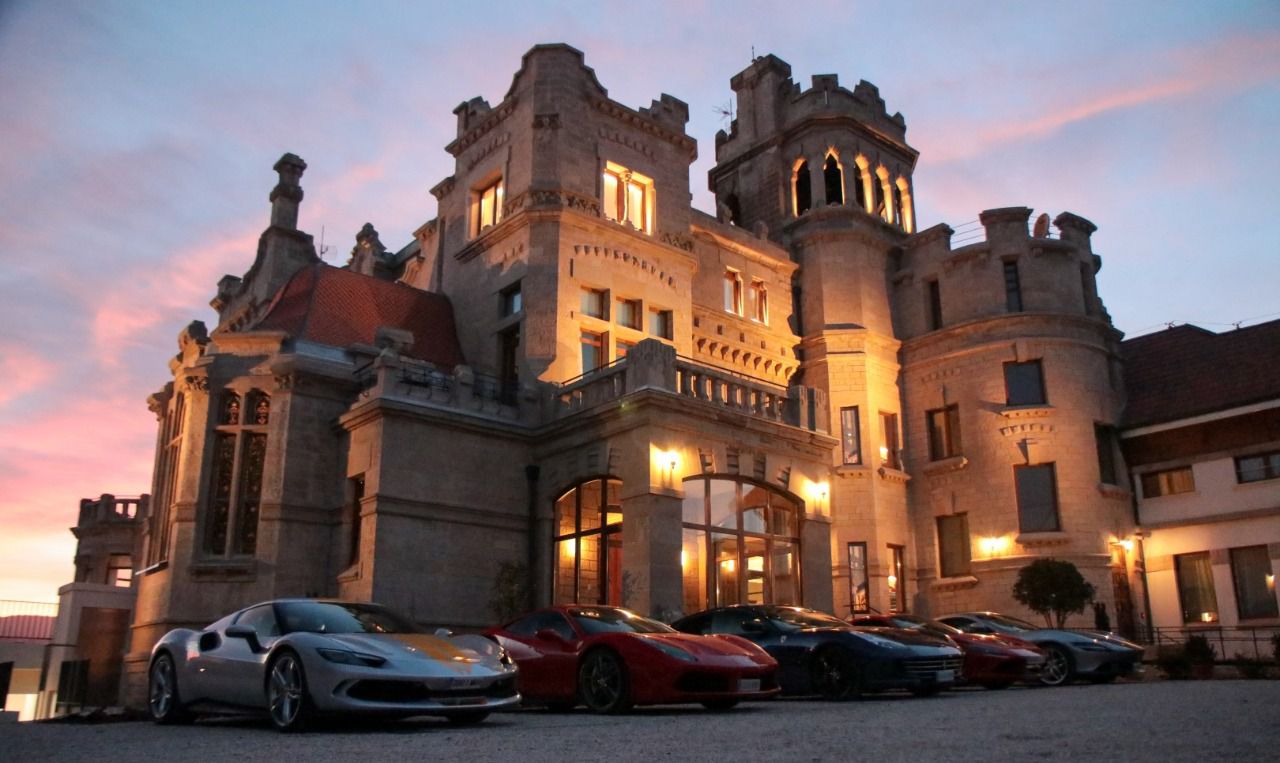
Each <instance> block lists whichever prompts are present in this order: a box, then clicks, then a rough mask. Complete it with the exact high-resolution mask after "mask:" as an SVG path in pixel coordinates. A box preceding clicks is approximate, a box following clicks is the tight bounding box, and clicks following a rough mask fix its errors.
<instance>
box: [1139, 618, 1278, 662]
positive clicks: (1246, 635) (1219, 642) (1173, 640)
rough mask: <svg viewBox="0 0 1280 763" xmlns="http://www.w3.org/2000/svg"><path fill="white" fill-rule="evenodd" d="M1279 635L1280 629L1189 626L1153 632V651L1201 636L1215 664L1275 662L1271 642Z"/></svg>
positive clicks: (1266, 626) (1276, 626)
mask: <svg viewBox="0 0 1280 763" xmlns="http://www.w3.org/2000/svg"><path fill="white" fill-rule="evenodd" d="M1277 635H1280V625H1258V626H1243V625H1241V626H1211V627H1204V626H1190V627H1182V628H1178V627H1171V628H1156V629H1155V642H1156V647H1180V646H1182V645H1183V644H1185V643H1186V641H1187V637H1189V636H1204V637H1205V638H1206V639H1208V640H1209V643H1210V644H1212V645H1213V648H1214V651H1215V652H1216V653H1217V655H1218V656H1217V661H1218V662H1230V661H1233V660H1236V659H1238V658H1239V657H1243V658H1245V659H1250V660H1266V661H1271V660H1274V659H1276V654H1275V649H1276V645H1275V644H1274V643H1273V642H1272V639H1273V638H1274V637H1275V636H1277Z"/></svg>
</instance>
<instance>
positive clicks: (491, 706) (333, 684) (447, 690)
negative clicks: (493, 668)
mask: <svg viewBox="0 0 1280 763" xmlns="http://www.w3.org/2000/svg"><path fill="white" fill-rule="evenodd" d="M308 678H309V679H310V678H311V677H310V676H308ZM334 678H335V679H336V680H332V681H328V682H326V681H316V680H310V683H311V689H312V691H311V693H312V700H313V701H314V702H315V705H316V709H317V710H319V711H321V712H325V713H355V714H362V715H366V714H388V715H448V714H451V713H459V712H474V711H489V712H492V711H496V710H505V709H508V708H514V707H516V706H517V705H519V704H520V695H519V693H517V691H516V672H515V671H514V670H511V671H509V672H503V673H490V674H486V675H460V676H459V675H454V676H413V675H395V674H392V675H387V674H386V672H385V671H372V670H370V671H361V672H360V673H359V674H358V675H344V676H335V677H334Z"/></svg>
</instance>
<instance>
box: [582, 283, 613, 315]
mask: <svg viewBox="0 0 1280 763" xmlns="http://www.w3.org/2000/svg"><path fill="white" fill-rule="evenodd" d="M608 305H609V292H607V291H604V290H603V289H583V290H582V314H583V315H589V316H591V317H592V318H600V319H601V320H608V319H609V313H608V312H607V310H608Z"/></svg>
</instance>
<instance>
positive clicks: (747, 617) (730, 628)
mask: <svg viewBox="0 0 1280 763" xmlns="http://www.w3.org/2000/svg"><path fill="white" fill-rule="evenodd" d="M748 622H755V623H760V624H761V625H763V624H764V620H762V619H761V618H760V616H759V613H757V612H756V611H755V610H753V609H725V610H721V611H719V612H717V613H716V614H715V625H714V627H713V628H712V629H711V630H712V632H713V633H732V634H734V635H737V636H745V635H747V634H748V633H749V631H748V630H747V629H746V628H745V627H743V626H744V624H745V623H748ZM755 632H756V633H758V632H759V630H758V629H757V630H756V631H755Z"/></svg>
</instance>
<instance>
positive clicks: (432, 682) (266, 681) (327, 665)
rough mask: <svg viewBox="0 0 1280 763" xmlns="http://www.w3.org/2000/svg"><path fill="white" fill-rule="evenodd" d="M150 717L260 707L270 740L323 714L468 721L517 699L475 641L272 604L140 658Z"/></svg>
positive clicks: (492, 656) (492, 653) (167, 641)
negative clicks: (144, 663) (146, 662)
mask: <svg viewBox="0 0 1280 763" xmlns="http://www.w3.org/2000/svg"><path fill="white" fill-rule="evenodd" d="M148 699H149V705H150V710H151V717H152V718H154V719H155V721H156V722H157V723H179V722H182V721H189V720H191V719H192V718H193V717H194V716H195V715H196V714H197V713H201V712H219V711H221V712H226V711H228V710H231V711H243V710H257V711H262V710H265V711H267V713H268V714H269V715H270V716H271V721H272V723H274V724H275V726H276V728H278V729H280V730H282V731H295V730H298V729H301V728H304V727H305V726H306V725H307V723H308V721H310V720H311V719H312V718H314V717H315V716H317V715H324V714H382V715H390V716H401V717H404V716H411V715H442V716H444V717H446V718H448V719H449V720H450V721H453V722H455V723H476V722H478V721H481V720H483V719H484V718H485V717H486V716H488V715H489V713H490V712H492V711H493V710H499V709H503V708H507V707H513V706H515V705H517V704H518V703H519V702H520V695H519V694H517V693H516V666H515V664H514V663H513V662H512V661H511V659H510V658H509V657H508V656H507V654H506V652H504V651H503V649H502V647H500V646H498V644H496V643H494V642H493V641H490V640H489V639H486V638H484V637H483V636H454V635H451V634H449V633H448V632H447V631H438V632H437V633H436V634H434V635H433V634H431V633H427V632H425V631H424V630H423V629H422V628H421V627H419V626H418V625H417V624H415V623H414V622H413V621H412V620H410V619H409V618H407V617H405V616H403V615H400V614H397V613H396V612H394V611H392V610H390V609H387V608H386V607H382V606H379V605H377V604H361V603H355V602H342V601H318V600H315V599H281V600H277V601H269V602H266V603H263V604H255V605H254V606H252V607H248V608H246V609H242V610H240V611H239V612H235V613H233V614H230V615H227V616H226V617H224V618H222V619H221V620H218V621H217V622H215V623H213V624H212V625H210V626H209V627H207V628H205V629H204V630H201V631H195V630H188V629H178V630H173V631H170V632H169V633H167V634H165V637H164V638H162V639H160V641H159V643H157V644H156V645H155V648H154V649H152V652H151V664H150V669H149V672H148Z"/></svg>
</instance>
